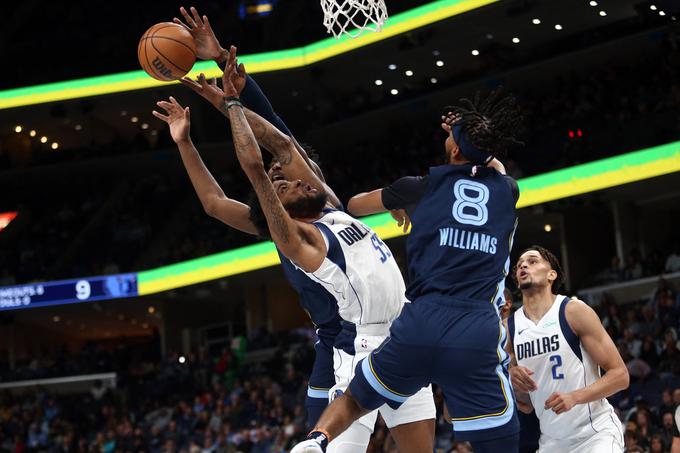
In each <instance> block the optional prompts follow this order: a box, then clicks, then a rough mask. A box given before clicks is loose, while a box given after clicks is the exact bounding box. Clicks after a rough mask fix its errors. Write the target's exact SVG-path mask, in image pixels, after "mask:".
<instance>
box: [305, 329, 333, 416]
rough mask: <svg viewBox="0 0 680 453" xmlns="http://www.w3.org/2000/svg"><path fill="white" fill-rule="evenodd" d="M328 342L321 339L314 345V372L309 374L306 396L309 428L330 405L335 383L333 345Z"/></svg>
mask: <svg viewBox="0 0 680 453" xmlns="http://www.w3.org/2000/svg"><path fill="white" fill-rule="evenodd" d="M328 343H329V342H328V340H323V339H320V340H319V341H317V342H316V344H315V345H314V351H315V353H316V354H315V357H314V365H312V372H311V373H310V375H309V386H308V387H307V397H306V398H305V409H307V427H308V428H309V429H311V428H313V427H314V426H315V425H316V422H318V421H319V417H321V413H322V412H323V411H324V409H325V408H326V406H328V392H329V390H330V389H331V388H332V387H333V386H334V385H335V375H334V374H333V346H332V345H330V344H328Z"/></svg>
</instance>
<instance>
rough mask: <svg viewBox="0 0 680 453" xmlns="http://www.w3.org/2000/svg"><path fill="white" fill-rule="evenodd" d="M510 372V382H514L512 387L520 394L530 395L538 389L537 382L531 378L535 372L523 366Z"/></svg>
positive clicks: (511, 369)
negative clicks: (529, 393)
mask: <svg viewBox="0 0 680 453" xmlns="http://www.w3.org/2000/svg"><path fill="white" fill-rule="evenodd" d="M509 371H510V382H512V386H513V387H514V388H515V390H517V391H518V392H522V393H528V392H533V391H534V390H536V389H538V386H536V382H535V381H534V380H533V379H532V378H531V376H532V375H533V374H534V372H533V371H531V370H530V369H529V368H527V367H523V366H513V367H511V368H510V370H509Z"/></svg>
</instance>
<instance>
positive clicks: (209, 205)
mask: <svg viewBox="0 0 680 453" xmlns="http://www.w3.org/2000/svg"><path fill="white" fill-rule="evenodd" d="M201 204H202V205H203V211H205V213H206V214H207V215H209V216H210V217H213V218H216V217H217V213H218V212H219V208H218V205H219V200H218V199H217V198H210V199H209V200H206V201H204V202H203V203H201Z"/></svg>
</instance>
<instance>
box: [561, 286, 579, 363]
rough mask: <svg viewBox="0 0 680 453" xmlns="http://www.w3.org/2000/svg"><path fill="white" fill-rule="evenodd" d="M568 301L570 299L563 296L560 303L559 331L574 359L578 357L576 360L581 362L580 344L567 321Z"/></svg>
mask: <svg viewBox="0 0 680 453" xmlns="http://www.w3.org/2000/svg"><path fill="white" fill-rule="evenodd" d="M570 301H571V299H569V298H568V297H566V296H565V297H564V298H562V301H561V302H560V315H559V316H560V330H562V335H564V338H565V339H566V340H567V343H569V347H570V348H571V350H572V351H574V354H576V357H578V359H579V360H580V361H581V362H583V356H582V354H581V345H580V344H579V343H580V342H579V339H578V336H577V335H576V333H575V332H574V331H573V330H572V328H571V326H570V325H569V322H568V321H567V304H568V303H569V302H570Z"/></svg>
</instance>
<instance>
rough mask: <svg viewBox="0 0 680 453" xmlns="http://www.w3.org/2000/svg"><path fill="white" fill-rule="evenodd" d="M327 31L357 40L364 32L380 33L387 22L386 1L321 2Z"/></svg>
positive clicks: (339, 0)
mask: <svg viewBox="0 0 680 453" xmlns="http://www.w3.org/2000/svg"><path fill="white" fill-rule="evenodd" d="M321 8H322V9H323V15H324V17H323V24H324V25H325V26H326V31H327V32H328V33H332V34H333V36H335V37H336V38H339V37H340V35H342V34H346V35H349V36H350V38H356V37H357V36H359V35H360V34H362V33H363V32H364V30H370V31H380V30H382V27H383V25H384V24H385V21H386V20H387V8H386V7H385V1H384V0H321Z"/></svg>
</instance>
